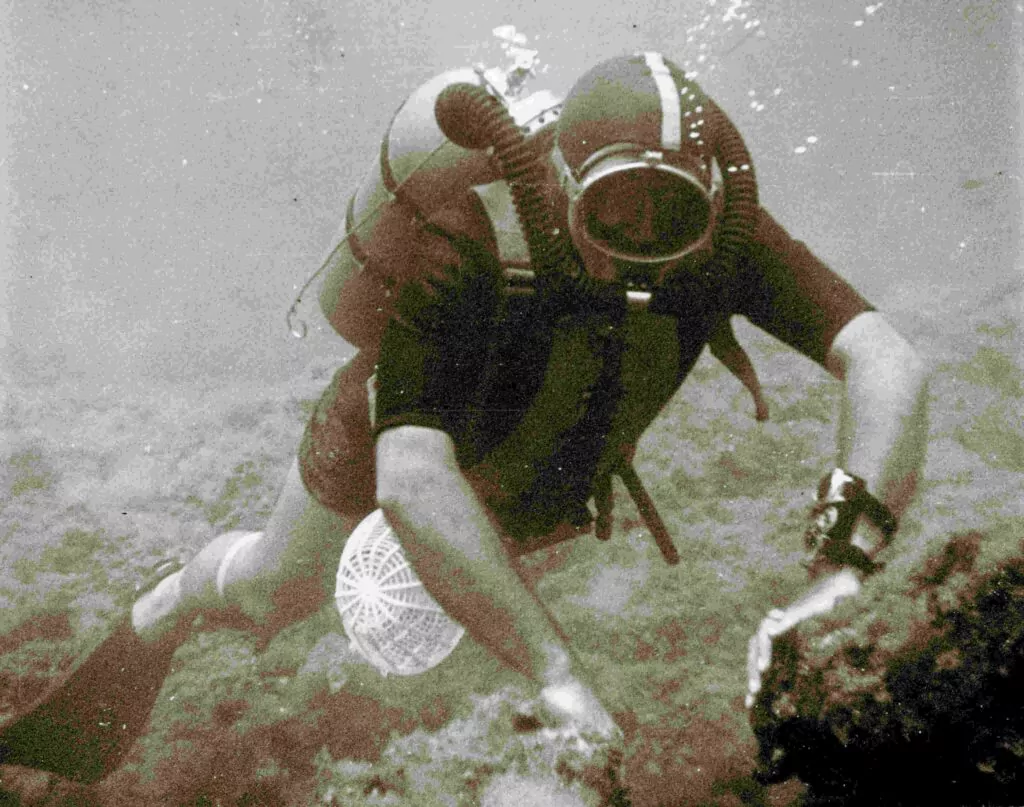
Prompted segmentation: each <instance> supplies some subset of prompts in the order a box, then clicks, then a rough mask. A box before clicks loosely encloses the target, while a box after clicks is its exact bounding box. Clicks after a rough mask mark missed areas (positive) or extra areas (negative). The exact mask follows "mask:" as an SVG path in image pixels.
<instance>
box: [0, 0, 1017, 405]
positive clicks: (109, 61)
mask: <svg viewBox="0 0 1024 807" xmlns="http://www.w3.org/2000/svg"><path fill="white" fill-rule="evenodd" d="M7 8H8V15H7V22H6V24H5V25H4V26H3V37H4V45H5V47H4V50H5V52H6V54H7V57H6V68H7V73H8V82H7V88H6V99H5V103H6V107H7V116H6V119H7V140H8V144H9V154H8V159H7V160H6V162H5V163H4V165H3V167H2V170H3V171H5V172H6V178H7V182H8V187H9V191H8V193H9V198H8V211H9V213H8V217H7V220H6V222H5V226H4V229H5V230H6V236H7V259H6V260H5V262H4V263H5V266H4V270H5V272H6V274H7V277H6V283H5V289H4V292H3V294H4V297H3V298H2V300H3V308H4V311H5V315H4V320H3V326H2V328H3V330H2V333H3V337H4V340H5V342H6V349H5V351H4V353H5V357H6V364H7V372H8V373H10V374H12V376H13V379H14V381H15V382H17V383H29V382H32V381H38V380H46V381H54V382H57V381H70V382H73V387H72V388H73V389H74V390H75V391H76V392H77V393H79V394H91V393H96V392H99V391H102V390H106V391H108V392H116V391H117V389H118V388H131V387H134V386H138V385H145V384H147V383H153V382H174V383H177V384H201V385H203V386H204V387H206V386H217V385H219V384H221V383H224V382H227V381H228V380H229V379H235V378H244V379H252V380H264V381H267V382H272V381H277V380H282V379H285V378H288V377H290V376H291V375H293V374H294V373H295V372H296V370H297V368H301V367H302V366H303V365H304V364H305V363H306V362H307V361H308V360H309V359H310V357H311V356H314V355H315V356H318V357H336V356H338V355H339V354H342V353H344V351H345V348H344V347H343V346H340V343H339V342H338V340H337V339H336V338H335V337H334V336H333V334H332V333H331V332H330V330H329V327H328V326H326V325H325V324H324V323H323V320H322V319H319V318H318V317H317V312H316V310H315V307H316V306H315V299H314V298H315V294H310V295H309V300H308V301H307V319H308V320H309V322H310V325H311V329H312V336H311V338H310V339H309V340H308V341H306V342H300V341H296V340H294V339H293V338H292V337H291V336H290V335H289V333H288V330H287V328H286V327H285V326H284V325H283V323H284V312H285V311H286V309H287V308H288V306H289V305H290V303H291V300H292V297H293V296H294V293H295V290H296V287H297V286H300V285H301V284H302V283H303V282H304V280H305V279H306V277H307V276H308V275H309V274H310V273H311V272H312V271H313V270H314V269H315V268H316V267H317V266H318V265H319V262H320V259H321V258H322V257H323V255H324V254H325V253H326V251H327V250H328V249H329V248H330V246H331V239H332V237H333V235H334V233H335V232H336V230H337V227H338V224H339V222H340V221H341V219H342V215H343V211H344V205H345V203H346V202H347V200H348V197H349V195H350V194H351V192H352V190H353V189H354V187H355V186H356V184H357V183H358V182H359V181H360V179H361V178H362V175H363V172H364V171H365V170H366V167H367V166H368V165H369V163H370V161H371V160H373V159H375V158H376V154H377V149H378V145H379V142H380V138H381V136H382V135H383V132H384V130H385V128H386V126H387V123H388V121H389V120H390V117H391V115H392V114H393V112H394V110H395V109H396V108H397V107H398V105H399V104H400V103H401V102H402V101H403V100H404V98H405V97H406V95H407V94H408V93H409V92H410V91H411V90H412V89H414V88H415V87H416V86H418V85H419V84H420V83H421V82H423V81H424V80H426V79H427V78H429V77H430V76H432V75H434V74H436V73H438V72H440V71H442V70H445V69H448V68H451V67H459V66H465V65H468V64H472V63H474V62H478V61H479V62H485V63H488V64H493V63H495V62H497V61H500V58H499V57H500V55H501V54H500V51H499V49H498V47H497V45H498V43H497V40H496V39H495V37H494V36H493V35H492V34H491V31H492V29H493V28H494V27H495V26H498V25H503V24H511V25H515V26H516V27H517V29H518V30H519V31H521V32H523V33H525V34H526V35H527V36H528V37H529V46H530V47H531V48H535V49H537V50H538V52H539V60H540V65H541V69H540V74H539V75H538V76H537V78H536V79H534V80H533V82H532V83H531V85H530V87H531V88H532V89H541V88H547V89H551V90H552V91H554V92H557V93H564V92H565V91H566V90H567V89H568V87H569V86H570V85H571V83H572V81H573V79H574V77H575V76H577V75H578V74H579V73H581V72H582V71H583V70H584V69H586V68H587V67H588V66H590V65H591V64H593V63H594V62H595V61H598V60H600V59H601V58H605V57H608V56H610V55H614V54H616V53H620V52H628V51H631V50H635V49H644V48H646V49H659V50H662V51H664V52H665V53H666V55H668V56H669V57H671V58H675V59H676V60H677V61H679V62H681V63H683V64H684V66H687V67H689V68H690V69H694V70H696V71H697V73H698V75H697V78H698V81H699V82H701V83H702V84H703V86H704V87H705V89H706V90H707V91H708V92H710V93H711V94H712V95H713V96H714V97H715V98H716V99H718V101H719V102H720V103H721V104H722V106H723V107H724V108H725V110H726V111H727V112H728V113H729V114H730V115H731V116H732V117H733V119H734V120H735V122H736V124H737V126H738V127H739V129H740V131H741V132H742V133H743V134H744V136H745V137H746V138H747V140H748V145H749V147H750V149H751V152H752V154H753V157H754V160H755V164H756V166H757V168H758V171H759V179H760V183H761V192H762V196H763V199H764V202H765V204H766V206H767V207H768V208H769V209H770V210H771V211H772V212H773V213H774V214H775V215H776V216H777V217H778V218H780V220H781V221H782V222H783V223H784V224H785V225H787V226H788V227H790V228H791V230H792V231H793V232H794V233H795V234H797V235H798V236H799V237H801V238H802V239H804V240H806V241H807V242H808V243H809V244H810V245H811V246H812V248H813V249H814V250H815V251H817V252H818V253H819V254H820V255H821V256H822V257H823V258H824V259H825V260H826V261H827V262H828V263H830V265H832V266H833V267H834V268H836V269H837V270H838V271H840V272H841V273H842V274H844V275H845V276H846V277H848V278H849V279H850V280H852V281H853V282H854V284H855V285H856V286H857V287H858V288H859V289H862V290H863V292H864V293H865V294H866V295H868V296H869V297H870V298H871V299H872V300H874V301H876V302H877V303H880V304H883V305H884V308H885V310H886V311H887V312H889V313H890V314H891V315H892V316H893V318H894V319H895V320H896V321H897V323H898V324H900V325H901V326H903V327H904V328H905V329H906V330H908V331H910V332H912V335H913V334H916V333H918V332H920V333H921V334H922V335H928V336H934V335H936V334H938V333H941V332H942V331H943V330H944V328H942V327H941V322H942V320H944V319H945V318H946V317H947V316H949V315H955V314H956V313H957V312H959V311H960V310H962V309H963V308H964V307H971V306H979V305H984V301H985V300H986V299H987V297H986V295H987V294H989V293H991V292H993V291H996V290H1002V289H1004V288H1006V287H1007V284H1008V283H1012V282H1016V281H1019V280H1020V265H1019V252H1020V237H1019V236H1020V232H1019V229H1020V223H1021V222H1020V183H1021V178H1020V167H1021V135H1020V114H1021V111H1020V98H1021V92H1020V87H1021V73H1020V69H1021V67H1020V50H1019V49H1020V37H1019V36H1018V37H1015V36H1014V29H1016V32H1017V33H1020V27H1021V11H1020V4H1019V3H1014V2H1008V1H1007V2H978V3H965V2H950V1H949V0H943V2H939V3H932V2H926V0H913V2H900V3H884V2H883V3H877V4H874V5H866V4H864V3H861V2H830V3H828V4H825V5H822V4H821V3H817V2H813V0H784V2H779V3H772V4H770V5H769V4H761V5H759V4H757V3H753V4H746V3H742V4H741V3H738V2H736V1H735V0H728V1H727V0H719V1H718V2H717V3H711V2H707V3H699V2H693V3H681V4H677V3H671V4H670V3H663V2H655V1H654V0H651V1H650V2H637V3H628V4H625V3H622V4H620V3H601V4H598V5H593V4H589V3H588V4H582V3H565V4H558V5H557V7H551V6H549V5H547V4H540V3H530V2H527V3H512V4H509V3H507V2H501V3H497V2H482V3H478V4H474V5H473V7H472V9H471V10H469V11H460V10H457V7H456V6H455V5H453V4H451V3H448V2H422V3H416V4H400V3H388V2H383V3H361V2H360V3H354V2H337V3H328V2H312V1H311V0H264V2H259V3H256V2H253V3H233V2H226V3H213V2H196V1H195V0H189V2H182V3H177V4H174V5H173V6H167V5H165V4H160V3H151V2H141V1H139V2H130V1H129V2H118V3H114V4H111V3H102V2H75V3H61V2H53V3H28V2H13V3H9V4H7ZM740 15H743V18H742V19H741V17H740ZM723 20H725V21H723ZM755 22H756V23H757V25H756V26H752V27H747V28H744V26H745V25H747V24H752V23H755ZM702 25H703V27H700V26H702ZM809 139H811V141H812V142H808V140H809ZM799 148H803V149H805V151H803V153H797V152H796V150H797V149H799ZM936 325H938V326H939V327H937V328H936V327H934V326H936ZM930 327H931V328H932V329H931V330H929V328H930ZM919 329H920V330H919Z"/></svg>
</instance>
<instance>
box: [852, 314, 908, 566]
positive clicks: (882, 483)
mask: <svg viewBox="0 0 1024 807" xmlns="http://www.w3.org/2000/svg"><path fill="white" fill-rule="evenodd" d="M832 355H833V356H834V357H835V358H836V359H838V360H839V368H838V369H839V371H840V372H839V373H837V375H840V377H841V378H843V379H844V380H845V395H844V399H843V403H842V409H841V413H840V420H839V432H838V452H837V460H836V462H837V465H838V466H839V467H841V468H843V469H844V470H846V471H848V472H849V473H851V474H854V475H856V476H859V477H860V478H861V479H863V480H864V482H865V484H866V486H867V489H868V491H869V492H870V493H871V494H872V495H873V496H875V498H877V499H878V500H879V501H881V502H882V503H883V504H885V505H886V506H887V507H888V508H889V509H890V510H891V511H892V513H893V515H895V516H896V517H897V519H898V518H900V517H901V516H902V515H903V513H904V512H905V511H906V509H907V506H908V505H909V503H910V501H911V499H912V498H913V495H914V492H915V490H916V487H917V482H918V478H919V476H920V473H921V469H922V466H923V464H924V457H925V450H926V446H927V438H928V414H927V407H928V392H927V370H926V366H925V363H924V362H923V361H922V359H921V358H920V357H919V356H918V354H917V352H916V351H915V350H914V349H913V348H912V347H911V346H910V345H909V344H908V343H907V342H906V341H905V340H904V339H903V338H902V337H900V336H899V335H898V334H897V333H896V332H895V331H894V330H893V329H892V328H891V327H890V326H888V324H886V323H885V321H884V319H882V318H881V315H879V314H877V313H874V312H872V313H870V314H863V315H861V316H860V317H858V318H857V319H854V320H853V321H852V322H851V323H849V325H847V327H846V328H844V329H843V330H842V331H840V333H839V335H838V336H837V337H836V344H835V346H834V350H833V354H832ZM880 537H881V536H880V534H879V533H878V532H877V531H876V530H874V529H873V527H872V526H871V525H870V524H867V523H866V520H865V519H861V521H860V522H859V523H858V527H857V530H856V532H855V543H857V544H858V545H861V548H863V549H865V550H869V549H870V547H872V546H873V547H877V546H878V545H879V543H880ZM864 544H868V545H864Z"/></svg>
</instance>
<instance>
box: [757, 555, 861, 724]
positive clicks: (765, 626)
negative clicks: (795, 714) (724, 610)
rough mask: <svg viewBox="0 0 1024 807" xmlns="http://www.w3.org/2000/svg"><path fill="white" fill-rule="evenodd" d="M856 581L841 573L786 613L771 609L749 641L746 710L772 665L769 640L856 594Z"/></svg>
mask: <svg viewBox="0 0 1024 807" xmlns="http://www.w3.org/2000/svg"><path fill="white" fill-rule="evenodd" d="M860 588H861V586H860V581H859V580H858V579H857V576H856V575H855V574H854V573H853V571H851V570H849V569H843V570H842V571H840V572H837V573H836V574H834V575H831V576H829V577H827V578H825V579H824V580H822V581H821V582H820V583H818V584H817V585H816V586H815V587H814V588H813V589H811V591H809V592H808V593H807V594H805V595H804V596H803V597H801V598H800V599H799V600H797V601H796V602H794V603H793V604H791V605H790V606H789V607H787V608H786V609H779V608H773V609H772V610H771V611H769V612H768V616H766V617H765V618H764V619H762V620H761V625H760V626H759V627H758V629H757V633H755V634H754V635H753V636H752V637H751V639H750V646H749V648H748V649H747V697H746V704H747V708H748V709H749V708H751V707H752V706H753V705H754V699H755V698H756V697H757V693H758V692H760V691H761V674H762V673H763V672H764V671H765V670H767V669H768V666H769V665H770V664H771V662H772V639H774V638H775V637H776V636H781V635H782V634H783V633H785V632H786V631H788V630H790V629H791V628H794V627H796V626H797V625H798V624H800V623H801V622H803V621H804V620H806V619H810V618H811V617H814V616H820V615H821V614H827V613H828V612H829V611H831V610H832V609H833V608H835V607H836V604H837V603H838V602H840V601H841V600H845V599H846V598H847V597H855V596H856V595H857V594H859V593H860Z"/></svg>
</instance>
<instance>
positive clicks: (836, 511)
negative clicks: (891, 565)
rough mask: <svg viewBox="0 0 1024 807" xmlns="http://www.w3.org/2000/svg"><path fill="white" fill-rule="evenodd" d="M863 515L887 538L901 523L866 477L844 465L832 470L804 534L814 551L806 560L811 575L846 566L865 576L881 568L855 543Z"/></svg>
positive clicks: (807, 544) (823, 484)
mask: <svg viewBox="0 0 1024 807" xmlns="http://www.w3.org/2000/svg"><path fill="white" fill-rule="evenodd" d="M861 516H864V517H866V518H867V519H868V520H869V521H870V522H871V523H872V524H874V525H875V526H876V527H877V528H878V529H879V531H880V532H881V533H882V535H883V536H885V538H886V541H888V540H889V539H890V538H891V537H892V535H893V533H894V532H896V528H897V527H898V526H899V522H898V521H897V520H896V516H894V515H893V514H892V511H891V510H890V509H889V508H888V507H886V506H885V505H884V504H882V503H881V502H880V501H878V499H876V498H875V497H874V496H872V495H871V494H870V493H868V489H867V485H866V484H865V483H864V480H863V479H861V478H860V477H859V476H854V475H853V474H850V473H847V472H846V471H844V470H843V469H842V468H835V469H833V470H832V471H831V472H830V473H828V474H826V475H825V476H824V477H823V478H822V480H821V483H820V484H819V485H818V498H817V503H816V504H815V505H814V507H813V509H812V510H811V518H812V519H813V521H812V523H811V526H810V527H809V528H808V530H807V532H806V533H805V534H804V545H805V547H806V548H807V550H808V551H810V552H813V553H814V554H813V556H812V557H811V559H810V560H809V562H808V563H807V566H808V569H809V571H810V574H811V576H812V577H816V576H818V575H819V574H821V573H822V572H824V571H828V570H832V569H835V568H837V567H843V566H848V567H852V568H854V569H855V570H857V571H860V572H862V573H864V574H865V575H869V574H873V573H874V572H877V571H879V570H880V569H881V568H882V564H879V563H875V562H874V561H873V560H872V559H871V558H870V557H868V555H867V553H866V552H865V551H864V550H863V549H861V548H860V547H858V546H855V545H854V544H853V543H852V538H853V531H854V528H855V527H856V526H857V521H858V520H859V519H860V517H861Z"/></svg>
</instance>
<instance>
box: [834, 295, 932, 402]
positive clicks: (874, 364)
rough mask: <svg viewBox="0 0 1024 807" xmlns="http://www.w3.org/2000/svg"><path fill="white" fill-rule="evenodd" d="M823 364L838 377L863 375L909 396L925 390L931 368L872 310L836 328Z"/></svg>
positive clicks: (873, 381)
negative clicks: (844, 325)
mask: <svg viewBox="0 0 1024 807" xmlns="http://www.w3.org/2000/svg"><path fill="white" fill-rule="evenodd" d="M826 367H827V368H828V369H829V371H830V372H832V373H833V375H835V376H836V377H838V378H840V379H845V380H847V381H849V380H850V379H851V378H860V379H864V380H866V381H868V383H869V384H870V385H873V386H878V387H880V388H885V389H888V390H889V392H891V393H899V394H900V395H901V397H913V398H916V397H919V396H920V395H923V394H924V393H925V390H926V389H927V385H928V379H929V377H930V375H931V372H932V369H931V367H930V363H929V362H928V361H927V360H926V359H925V358H924V356H922V355H921V353H920V352H919V351H918V350H917V348H915V347H914V346H913V345H912V344H910V342H908V341H907V340H906V339H905V338H904V337H903V335H902V334H900V333H899V332H898V331H897V330H896V329H895V328H893V327H892V325H890V324H889V323H888V322H887V321H886V320H885V318H884V317H883V316H882V315H881V314H879V313H878V312H875V311H871V312H867V313H864V314H861V315H860V316H858V317H856V318H855V319H853V320H852V321H850V322H849V323H848V324H847V325H846V327H844V328H843V329H842V330H841V331H840V332H839V334H838V335H837V336H836V338H835V340H834V342H833V345H832V349H831V351H830V353H829V355H828V357H827V358H826Z"/></svg>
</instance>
